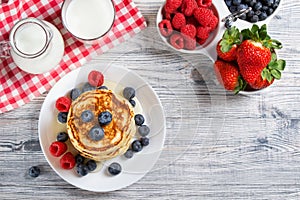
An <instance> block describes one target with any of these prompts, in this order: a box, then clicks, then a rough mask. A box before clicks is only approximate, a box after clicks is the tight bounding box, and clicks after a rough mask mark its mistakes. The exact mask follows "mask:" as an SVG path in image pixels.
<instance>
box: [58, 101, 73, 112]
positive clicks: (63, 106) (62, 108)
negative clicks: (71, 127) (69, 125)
mask: <svg viewBox="0 0 300 200" xmlns="http://www.w3.org/2000/svg"><path fill="white" fill-rule="evenodd" d="M71 103H72V101H71V99H69V98H68V97H59V98H58V99H57V100H56V103H55V107H56V109H57V110H58V111H59V112H69V109H70V106H71Z"/></svg>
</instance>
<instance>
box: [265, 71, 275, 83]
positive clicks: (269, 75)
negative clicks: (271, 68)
mask: <svg viewBox="0 0 300 200" xmlns="http://www.w3.org/2000/svg"><path fill="white" fill-rule="evenodd" d="M273 78H274V77H273V76H272V74H271V73H270V72H269V73H267V81H268V82H271V81H272V80H273Z"/></svg>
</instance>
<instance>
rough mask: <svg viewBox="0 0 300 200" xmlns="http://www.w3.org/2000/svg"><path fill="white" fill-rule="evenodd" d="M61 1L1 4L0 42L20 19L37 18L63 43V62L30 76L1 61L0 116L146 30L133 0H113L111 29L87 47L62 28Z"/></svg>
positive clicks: (27, 0)
mask: <svg viewBox="0 0 300 200" xmlns="http://www.w3.org/2000/svg"><path fill="white" fill-rule="evenodd" d="M62 2H63V0H10V1H9V2H8V3H4V4H2V5H0V41H2V40H8V38H9V31H10V29H11V28H12V27H13V25H14V24H15V23H16V22H17V21H18V20H19V19H22V18H26V17H36V18H38V19H44V20H46V21H48V22H50V23H52V24H53V25H55V26H56V27H57V28H58V29H59V30H60V32H61V34H62V36H63V39H64V42H65V52H64V56H63V59H62V61H61V62H60V63H59V65H58V66H57V67H55V68H54V69H52V70H51V71H49V72H47V73H44V74H40V75H33V74H28V73H26V72H24V71H22V70H21V69H19V68H18V67H17V66H16V65H15V63H14V62H13V60H12V58H7V59H1V61H0V113H4V112H6V111H9V110H12V109H15V108H18V107H20V106H22V105H24V104H25V103H28V102H29V101H30V100H32V99H33V98H34V97H37V96H39V95H41V94H42V93H43V92H45V91H47V90H49V89H50V88H51V87H52V86H53V85H54V84H55V83H56V82H57V81H58V80H59V79H60V78H62V77H63V76H64V75H66V74H67V73H68V72H70V71H71V70H73V69H76V68H78V67H80V66H82V65H83V64H84V63H86V62H87V61H89V60H90V59H91V58H92V57H93V56H95V55H98V54H102V53H103V52H105V51H107V50H109V49H110V48H113V47H114V46H116V45H117V44H119V43H121V42H123V41H125V40H126V39H128V38H130V37H131V36H133V35H134V34H136V33H138V32H140V31H141V30H142V29H144V28H145V27H146V22H145V19H144V18H143V16H142V15H141V13H140V12H139V11H138V9H137V8H136V6H135V4H134V3H133V2H132V0H114V3H115V9H116V19H115V24H114V27H113V29H112V30H111V31H110V32H109V33H108V34H107V35H106V36H105V37H104V38H103V39H102V40H101V41H100V42H99V44H96V45H92V46H86V45H83V44H82V43H80V42H78V41H77V40H76V39H74V38H73V37H72V36H71V35H70V33H68V32H67V31H66V30H65V28H64V27H63V25H62V21H61V14H60V10H61V4H62Z"/></svg>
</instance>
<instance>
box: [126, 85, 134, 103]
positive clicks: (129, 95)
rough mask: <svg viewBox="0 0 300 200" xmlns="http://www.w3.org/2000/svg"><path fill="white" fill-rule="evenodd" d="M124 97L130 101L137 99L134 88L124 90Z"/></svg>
mask: <svg viewBox="0 0 300 200" xmlns="http://www.w3.org/2000/svg"><path fill="white" fill-rule="evenodd" d="M123 96H124V98H125V99H127V100H130V99H132V98H133V97H135V90H134V89H133V88H132V87H126V88H124V90H123Z"/></svg>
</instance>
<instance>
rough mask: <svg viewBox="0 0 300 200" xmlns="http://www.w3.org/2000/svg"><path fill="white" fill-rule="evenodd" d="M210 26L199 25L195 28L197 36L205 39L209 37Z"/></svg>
mask: <svg viewBox="0 0 300 200" xmlns="http://www.w3.org/2000/svg"><path fill="white" fill-rule="evenodd" d="M209 32H210V28H209V27H203V26H199V27H198V28H197V37H198V38H199V39H202V40H206V39H207V38H208V37H209Z"/></svg>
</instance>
